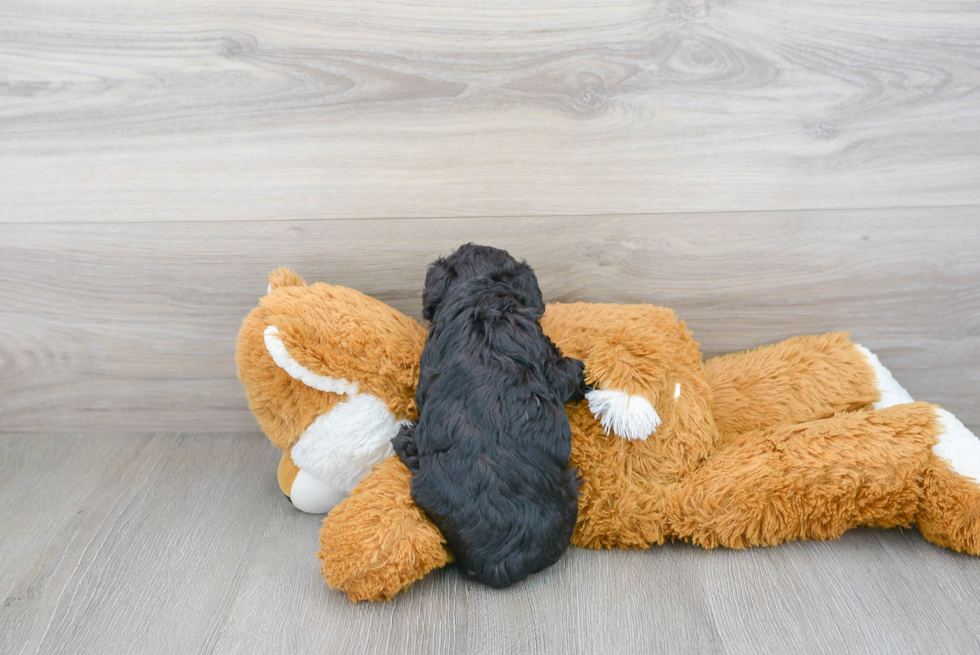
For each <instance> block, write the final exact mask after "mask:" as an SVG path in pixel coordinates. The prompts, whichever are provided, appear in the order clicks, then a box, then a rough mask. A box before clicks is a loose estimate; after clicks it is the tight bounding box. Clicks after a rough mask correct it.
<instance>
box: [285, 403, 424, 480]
mask: <svg viewBox="0 0 980 655" xmlns="http://www.w3.org/2000/svg"><path fill="white" fill-rule="evenodd" d="M403 423H408V421H396V420H395V415H394V414H392V413H391V412H390V411H388V407H387V406H386V405H385V404H384V403H383V402H381V401H380V400H379V399H378V398H376V397H374V396H372V395H371V394H367V393H362V394H357V395H352V396H348V398H347V401H346V402H340V403H337V404H336V405H334V407H333V409H332V410H330V411H329V412H327V413H326V414H323V415H322V416H320V417H318V418H317V419H316V420H315V421H313V422H312V423H311V424H310V426H309V427H308V428H306V431H304V432H303V436H301V437H300V438H299V441H297V442H296V443H295V444H294V445H293V448H292V450H291V451H290V455H291V456H292V458H293V462H294V463H295V464H296V466H298V467H299V468H300V469H302V470H305V471H307V472H308V473H309V474H310V475H312V476H314V477H316V478H318V479H319V480H321V481H322V482H324V483H326V484H328V485H330V486H332V487H336V488H338V489H342V490H344V491H345V492H349V491H350V490H351V489H353V488H354V486H355V485H356V484H357V483H358V482H360V480H361V478H363V477H364V476H365V475H367V474H368V472H369V471H370V470H371V467H372V466H374V465H375V464H377V463H378V462H380V461H382V460H383V459H385V458H386V457H388V456H390V455H393V454H394V450H392V448H391V439H392V437H394V436H395V435H396V434H398V429H399V427H401V425H402V424H403Z"/></svg>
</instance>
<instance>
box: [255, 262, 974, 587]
mask: <svg viewBox="0 0 980 655" xmlns="http://www.w3.org/2000/svg"><path fill="white" fill-rule="evenodd" d="M541 325H542V328H543V330H544V332H545V334H547V335H548V336H549V337H550V338H551V339H552V340H553V341H554V342H555V344H557V346H558V347H559V349H560V350H561V351H562V353H563V354H564V355H565V356H567V357H572V358H575V359H581V360H582V361H584V362H585V370H586V378H587V381H588V382H589V384H590V386H591V387H592V388H593V389H594V390H593V391H591V392H590V393H589V394H588V395H587V399H586V400H583V401H578V402H572V403H570V404H569V405H567V407H566V411H567V414H568V418H569V421H570V424H571V427H572V454H571V466H573V467H577V468H578V470H579V473H580V477H581V486H580V488H579V514H578V522H577V524H576V527H575V531H574V534H573V537H572V545H575V546H579V547H583V548H612V547H617V548H649V547H650V546H653V545H657V544H662V543H664V542H665V541H666V540H668V539H680V540H684V541H689V542H692V543H695V544H698V545H701V546H704V547H706V548H714V547H718V546H724V547H729V548H744V547H748V546H763V545H776V544H779V543H783V542H787V541H792V540H796V539H833V538H836V537H839V536H840V535H841V534H843V533H844V532H845V531H846V530H848V529H851V528H853V527H857V526H871V527H878V528H888V527H896V526H903V527H907V526H909V525H911V524H913V523H914V524H915V525H916V526H917V527H918V529H919V531H920V532H921V533H922V534H923V535H924V536H925V538H926V539H928V540H929V541H931V542H933V543H935V544H938V545H940V546H944V547H947V548H952V549H954V550H957V551H961V552H966V553H970V554H973V555H978V554H980V484H978V482H977V481H978V480H980V441H978V440H977V439H976V437H975V436H974V435H973V434H972V433H971V432H970V431H969V430H967V429H966V428H965V427H964V426H963V424H962V423H960V421H958V420H957V419H956V418H955V417H954V416H953V415H952V414H950V413H949V412H947V411H945V410H943V409H941V408H939V407H937V406H935V405H930V404H927V403H922V402H913V401H912V398H911V397H909V395H908V393H907V392H906V391H905V390H904V389H902V387H901V386H899V385H898V383H897V382H895V380H894V378H893V377H892V376H891V374H890V373H889V372H888V370H887V369H885V368H884V367H883V366H882V365H881V363H880V362H879V361H878V359H877V357H875V355H874V354H873V353H871V352H870V351H868V350H867V349H865V348H863V347H861V346H859V345H857V344H854V343H853V342H852V341H851V340H850V339H849V338H848V336H847V335H846V334H841V333H833V334H825V335H820V336H808V337H797V338H792V339H788V340H786V341H782V342H779V343H776V344H773V345H769V346H764V347H761V348H758V349H756V350H752V351H749V352H743V353H735V354H729V355H723V356H719V357H714V358H711V359H709V360H707V361H705V362H702V357H701V354H700V353H699V351H698V344H697V343H696V342H695V341H694V340H693V339H692V337H691V334H690V332H689V331H688V329H687V327H686V326H685V324H684V323H683V321H680V320H678V318H677V317H676V315H675V314H674V313H673V312H672V311H671V310H669V309H666V308H663V307H656V306H652V305H615V304H586V303H571V304H551V305H548V306H547V308H546V311H545V315H544V317H543V319H542V320H541ZM424 340H425V331H424V330H423V328H422V327H421V326H420V325H419V324H418V323H417V322H416V321H415V320H413V319H411V318H409V317H407V316H405V315H403V314H401V313H399V312H398V311H396V310H394V309H392V308H391V307H388V306H387V305H385V304H384V303H381V302H380V301H378V300H375V299H372V298H369V297H367V296H365V295H363V294H360V293H358V292H357V291H354V290H352V289H346V288H343V287H336V286H330V285H326V284H313V285H309V286H307V285H306V284H305V283H304V282H303V280H302V278H300V277H299V276H298V275H296V274H295V273H293V272H291V271H287V270H284V269H280V270H279V271H276V272H275V273H273V274H272V275H271V277H270V288H269V293H268V295H266V296H265V297H264V298H262V300H261V301H260V304H259V306H258V307H257V308H256V309H255V310H253V311H252V312H251V313H250V314H249V316H248V317H247V318H246V319H245V321H244V323H243V325H242V328H241V332H240V334H239V339H238V353H237V361H238V370H239V378H240V380H241V381H242V383H243V384H244V386H245V390H246V394H247V396H248V400H249V406H250V407H251V409H252V411H253V412H254V413H255V415H256V417H257V418H258V420H259V423H260V425H261V426H262V428H263V430H264V431H265V433H266V434H267V435H268V437H269V439H270V440H271V441H272V442H273V444H275V445H276V446H277V447H279V448H281V449H282V450H283V455H282V460H281V464H280V467H279V483H280V486H281V488H282V489H283V491H284V492H285V493H286V495H287V496H289V497H290V498H291V500H292V502H293V503H294V504H295V505H296V506H297V507H298V508H300V509H303V510H305V511H311V512H324V511H328V510H330V508H331V507H332V508H333V509H332V510H331V511H330V513H329V514H328V516H327V517H326V518H325V519H324V522H323V528H322V530H321V533H320V545H321V549H320V552H319V555H318V556H319V558H320V559H321V560H322V566H321V570H322V573H323V575H324V576H325V578H326V580H327V582H328V583H329V584H330V585H331V586H332V587H334V588H336V589H340V590H342V591H344V592H346V593H347V595H348V597H349V598H350V599H351V600H353V601H355V602H356V601H360V600H388V599H390V598H392V597H393V596H394V595H395V594H397V593H399V592H401V591H403V590H405V589H407V588H408V587H409V586H410V585H411V584H412V583H413V582H414V581H415V580H418V579H420V578H421V577H423V576H425V575H426V574H427V573H428V572H430V571H432V570H434V569H436V568H438V567H441V566H444V565H446V564H447V563H449V562H451V561H452V555H451V553H450V552H449V550H448V549H447V548H446V542H445V539H444V538H443V536H442V535H441V534H440V533H439V531H438V530H437V529H436V528H435V526H433V525H432V523H431V522H430V521H428V520H427V518H426V517H425V515H424V513H423V512H422V511H421V510H419V508H418V507H416V506H415V504H414V502H413V501H412V497H411V489H410V481H411V474H410V473H409V471H408V469H407V468H406V467H405V466H404V465H403V464H402V462H401V461H400V460H399V459H398V458H397V457H395V456H393V455H392V451H391V446H390V439H391V437H393V436H394V435H395V434H396V433H397V432H398V429H399V427H400V425H402V424H404V422H406V421H414V420H415V418H416V416H417V408H416V407H415V405H414V396H413V392H414V385H415V381H416V379H417V377H418V361H419V355H420V353H421V350H422V346H423V344H424Z"/></svg>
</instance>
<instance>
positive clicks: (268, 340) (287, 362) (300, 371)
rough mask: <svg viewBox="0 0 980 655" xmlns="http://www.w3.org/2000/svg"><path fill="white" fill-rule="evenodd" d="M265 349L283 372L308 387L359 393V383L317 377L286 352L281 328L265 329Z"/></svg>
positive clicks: (325, 376) (334, 391) (341, 392)
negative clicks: (280, 334)
mask: <svg viewBox="0 0 980 655" xmlns="http://www.w3.org/2000/svg"><path fill="white" fill-rule="evenodd" d="M264 336H265V349H266V350H268V351H269V354H270V355H272V361H274V362H275V363H276V365H277V366H278V367H279V368H281V369H282V370H284V371H286V373H289V377H291V378H293V379H296V380H299V381H300V382H302V383H303V384H305V385H306V386H308V387H313V388H314V389H317V390H319V391H331V392H333V393H340V394H344V393H348V394H356V393H357V383H356V382H348V381H347V380H346V379H345V378H340V379H337V378H332V377H329V376H327V375H317V374H316V373H314V372H313V371H311V370H310V369H308V368H306V367H305V366H303V365H302V364H300V363H299V362H297V361H296V360H295V359H293V358H292V357H291V356H290V354H289V351H288V350H286V344H284V343H283V342H282V339H280V338H279V328H277V327H276V326H275V325H270V326H268V327H267V328H266V329H265V332H264Z"/></svg>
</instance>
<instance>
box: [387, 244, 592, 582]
mask: <svg viewBox="0 0 980 655" xmlns="http://www.w3.org/2000/svg"><path fill="white" fill-rule="evenodd" d="M422 302H423V310H422V316H423V318H426V319H428V320H430V321H432V324H431V326H430V327H429V336H428V339H427V340H426V342H425V348H424V349H423V351H422V358H421V371H420V375H419V383H418V387H417V389H416V392H415V399H416V401H417V402H418V406H419V420H418V422H417V423H416V424H415V425H414V426H405V427H403V428H402V429H401V431H400V432H399V434H398V435H397V436H396V437H395V438H394V439H393V440H392V445H393V446H394V449H395V452H396V453H397V454H398V456H399V457H400V458H401V460H402V461H403V462H404V463H405V465H406V466H407V467H408V468H409V469H410V470H411V471H412V474H413V477H412V497H413V498H414V499H415V502H416V504H417V505H418V506H419V507H421V508H422V509H423V510H424V511H425V513H426V514H427V515H428V517H429V518H430V519H431V520H432V522H433V523H435V525H436V526H437V527H438V528H439V529H440V530H441V531H442V534H443V535H444V536H445V537H446V540H447V541H448V543H449V548H450V549H451V550H452V552H453V554H454V555H455V557H456V561H457V562H458V563H459V565H460V568H461V569H462V570H463V572H464V573H465V574H466V575H467V576H469V577H472V578H475V579H477V580H479V581H480V582H483V583H486V584H488V585H490V586H492V587H506V586H508V585H511V584H513V583H515V582H518V581H520V580H523V579H524V578H526V577H527V576H529V575H531V574H532V573H535V572H537V571H540V570H541V569H543V568H545V567H547V566H550V565H552V564H554V563H555V562H556V561H557V560H558V558H559V557H561V554H562V553H563V552H564V551H565V549H566V548H567V547H568V544H569V541H570V540H571V537H572V530H573V529H574V528H575V520H576V518H577V515H578V491H577V487H578V483H577V481H576V479H575V476H576V472H575V470H571V469H569V468H568V458H569V455H570V453H571V443H572V432H571V428H570V427H569V425H568V417H567V416H566V414H565V403H566V402H568V401H569V400H573V399H576V398H577V399H581V398H582V394H583V392H584V390H585V383H584V375H583V369H584V366H583V364H582V362H581V361H579V360H577V359H570V358H568V357H562V355H561V353H560V352H559V351H558V348H557V347H556V346H555V345H554V344H553V343H552V342H551V340H550V339H549V338H548V337H546V336H545V335H544V333H543V332H542V331H541V326H540V324H539V319H540V318H541V316H542V315H543V314H544V302H543V301H542V299H541V290H540V289H539V288H538V281H537V278H536V277H535V275H534V271H532V270H531V268H530V267H529V266H528V265H527V264H524V263H519V262H517V261H516V260H514V258H512V257H511V256H510V255H509V254H507V253H506V252H505V251H503V250H498V249H496V248H490V247H487V246H476V245H473V244H467V245H464V246H462V247H460V248H459V249H458V250H457V251H456V252H455V253H453V254H452V255H450V256H449V257H446V258H445V259H439V260H438V261H436V262H435V263H433V264H432V266H430V267H429V270H428V272H427V274H426V276H425V291H424V292H423V298H422Z"/></svg>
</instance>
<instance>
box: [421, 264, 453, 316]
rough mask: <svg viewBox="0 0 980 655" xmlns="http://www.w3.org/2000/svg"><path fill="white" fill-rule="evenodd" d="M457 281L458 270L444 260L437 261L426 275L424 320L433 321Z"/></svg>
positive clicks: (423, 300) (423, 301)
mask: <svg viewBox="0 0 980 655" xmlns="http://www.w3.org/2000/svg"><path fill="white" fill-rule="evenodd" d="M455 279H456V270H455V269H454V268H453V267H452V266H451V265H450V264H449V263H448V262H447V261H446V260H445V259H444V258H442V259H437V260H436V261H434V262H432V265H431V266H429V270H428V271H426V273H425V289H424V290H423V291H422V318H424V319H425V320H427V321H431V320H432V317H433V316H435V313H436V309H438V308H439V304H440V303H441V302H442V299H443V298H444V297H445V296H446V291H448V290H449V285H450V284H452V282H453V280H455Z"/></svg>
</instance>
